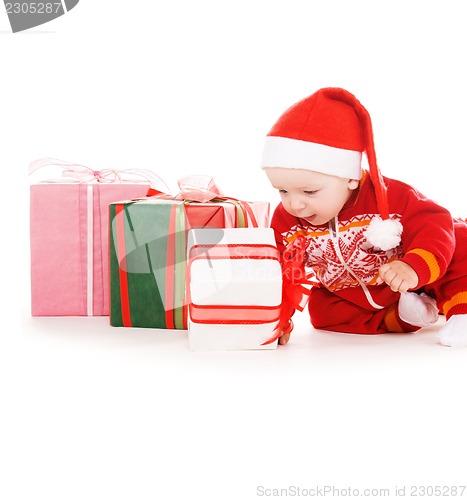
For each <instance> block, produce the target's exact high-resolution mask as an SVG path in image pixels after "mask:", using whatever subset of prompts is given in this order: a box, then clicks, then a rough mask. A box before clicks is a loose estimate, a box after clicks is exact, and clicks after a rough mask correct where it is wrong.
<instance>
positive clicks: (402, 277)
mask: <svg viewBox="0 0 467 500" xmlns="http://www.w3.org/2000/svg"><path fill="white" fill-rule="evenodd" d="M379 276H380V278H381V279H382V280H384V281H385V283H386V284H387V285H389V286H390V287H391V290H392V291H393V292H400V293H404V292H406V291H407V290H411V289H413V288H416V287H417V285H418V276H417V273H416V272H415V271H414V270H413V269H412V268H411V267H410V266H409V265H408V264H406V263H405V262H402V261H401V260H395V261H393V262H389V263H388V264H384V265H382V266H381V267H380V268H379Z"/></svg>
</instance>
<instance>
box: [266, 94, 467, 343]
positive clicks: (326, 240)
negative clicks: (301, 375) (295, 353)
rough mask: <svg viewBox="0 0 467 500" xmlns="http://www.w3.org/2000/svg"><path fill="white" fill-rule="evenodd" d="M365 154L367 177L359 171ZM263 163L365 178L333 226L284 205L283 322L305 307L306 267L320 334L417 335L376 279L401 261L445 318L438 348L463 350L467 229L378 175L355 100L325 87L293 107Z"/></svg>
mask: <svg viewBox="0 0 467 500" xmlns="http://www.w3.org/2000/svg"><path fill="white" fill-rule="evenodd" d="M363 152H365V153H366V155H367V158H368V165H369V170H368V171H367V170H363V169H362V168H361V154H362V153H363ZM262 167H263V168H270V167H271V168H287V169H300V170H311V171H315V172H320V173H324V174H329V175H333V176H337V177H342V178H349V179H358V180H360V184H359V187H358V188H357V189H356V190H355V191H353V194H352V195H351V197H350V198H349V199H348V201H347V203H346V204H345V205H344V207H343V208H342V210H341V211H340V213H339V214H338V216H337V217H336V218H335V220H334V221H329V223H328V224H325V225H321V226H314V225H313V224H311V223H309V222H307V221H306V220H304V219H301V218H299V217H295V216H294V215H291V214H290V213H288V212H287V211H286V210H285V208H284V206H283V205H282V204H280V205H279V206H278V207H277V208H276V210H275V212H274V215H273V218H272V222H271V226H272V227H273V229H274V230H275V234H276V241H277V245H278V248H279V250H280V251H281V255H282V256H283V265H284V294H285V296H284V304H285V316H289V317H290V316H291V314H293V310H294V309H301V308H302V307H303V297H304V295H305V296H306V295H307V294H306V293H304V294H303V292H304V290H305V289H304V288H303V286H302V285H303V284H304V283H305V282H306V281H307V280H305V279H304V278H305V274H304V273H305V272H306V270H307V269H308V270H311V271H312V274H313V278H314V281H315V283H314V284H313V287H312V288H311V292H309V294H310V298H309V301H308V308H309V312H310V318H311V322H312V324H313V326H314V327H315V328H320V329H325V330H332V331H338V332H348V333H362V334H377V333H384V332H413V331H416V330H418V329H419V328H420V325H419V324H417V322H416V321H413V322H410V323H408V322H406V321H404V320H403V319H402V318H401V314H400V302H401V303H402V300H400V299H401V294H400V293H399V292H393V291H392V290H391V288H390V287H389V286H388V285H387V284H386V283H384V282H383V280H382V279H381V278H380V277H379V275H378V271H379V268H380V267H381V266H382V265H383V264H386V263H388V262H391V261H393V260H396V259H398V260H401V261H403V262H405V263H406V264H408V265H409V266H411V267H412V269H413V270H414V271H415V272H416V274H417V276H418V286H417V289H416V290H415V292H416V293H417V294H418V295H419V296H420V297H431V298H432V299H434V301H436V306H437V308H438V310H439V312H440V313H441V314H444V315H445V316H446V319H447V323H446V325H445V326H443V328H442V331H441V334H443V330H444V339H443V337H441V341H442V343H443V344H445V345H456V346H463V345H467V265H466V263H467V223H466V222H465V221H462V220H460V219H454V218H453V217H452V216H451V214H450V213H449V211H448V210H446V209H445V208H443V207H441V206H439V205H438V204H436V203H435V202H434V201H432V200H430V199H428V198H426V197H425V196H423V195H422V194H421V193H420V192H418V191H417V190H416V189H414V188H412V187H410V186H408V185H407V184H404V183H402V182H399V181H396V180H392V179H389V178H386V177H383V176H382V175H381V173H380V171H379V168H378V166H377V163H376V155H375V149H374V144H373V132H372V126H371V120H370V116H369V114H368V112H367V111H366V109H365V108H364V107H363V106H362V105H361V103H360V102H359V101H358V100H357V99H356V98H355V96H353V95H352V94H350V93H349V92H347V91H345V90H343V89H339V88H325V89H321V90H319V91H318V92H316V93H314V94H312V95H311V96H309V97H307V98H305V99H303V100H302V101H300V102H298V103H297V104H295V105H294V106H292V107H291V108H289V109H288V110H287V111H286V112H285V113H284V114H283V115H282V116H281V117H280V118H279V120H278V121H277V122H276V124H275V125H274V126H273V128H272V129H271V131H270V132H269V134H268V137H267V139H266V144H265V148H264V153H263V161H262ZM300 250H301V251H300ZM297 273H298V274H297ZM298 290H299V291H300V293H298V292H297V291H298ZM411 292H413V291H411ZM402 295H406V294H402ZM407 295H409V294H407ZM411 295H415V294H413V293H411ZM407 298H409V297H407ZM300 302H302V305H300ZM402 316H403V315H402ZM403 317H404V319H406V318H405V316H403ZM414 323H415V324H414ZM450 325H451V326H450Z"/></svg>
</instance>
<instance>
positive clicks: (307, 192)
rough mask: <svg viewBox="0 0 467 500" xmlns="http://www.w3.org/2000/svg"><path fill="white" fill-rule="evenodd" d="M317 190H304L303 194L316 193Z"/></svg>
mask: <svg viewBox="0 0 467 500" xmlns="http://www.w3.org/2000/svg"><path fill="white" fill-rule="evenodd" d="M317 192H318V191H304V193H305V194H316V193H317Z"/></svg>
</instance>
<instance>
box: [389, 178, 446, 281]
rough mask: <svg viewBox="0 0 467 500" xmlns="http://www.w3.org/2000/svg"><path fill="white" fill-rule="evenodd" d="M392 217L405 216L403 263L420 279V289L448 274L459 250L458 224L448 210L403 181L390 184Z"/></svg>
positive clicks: (403, 222)
mask: <svg viewBox="0 0 467 500" xmlns="http://www.w3.org/2000/svg"><path fill="white" fill-rule="evenodd" d="M388 196H389V203H390V209H391V212H392V213H396V214H401V216H402V218H401V223H402V226H403V232H402V251H403V253H404V256H403V257H402V258H401V260H402V261H403V262H405V263H407V264H408V265H409V266H411V267H412V268H413V269H414V270H415V272H416V273H417V275H418V287H421V286H424V285H427V284H428V283H432V282H434V281H436V280H437V279H438V278H440V277H441V276H443V275H444V274H445V273H446V270H447V267H448V265H449V263H450V262H451V259H452V256H453V254H454V249H455V235H454V221H453V218H452V215H451V214H450V212H449V211H448V210H446V209H445V208H443V207H441V206H440V205H438V204H437V203H435V202H434V201H433V200H430V199H429V198H427V197H425V196H423V195H422V194H421V193H419V192H418V191H417V190H416V189H414V188H412V187H410V186H408V185H407V184H404V183H402V182H399V181H391V180H388Z"/></svg>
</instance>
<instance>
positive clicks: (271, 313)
mask: <svg viewBox="0 0 467 500" xmlns="http://www.w3.org/2000/svg"><path fill="white" fill-rule="evenodd" d="M188 272H189V277H188V289H189V296H188V302H189V343H190V348H191V349H192V350H236V349H274V348H276V347H277V336H276V332H275V329H276V326H277V324H278V320H279V317H280V310H281V303H282V270H281V264H280V260H279V252H278V250H277V248H276V245H275V240H274V233H273V230H272V229H269V228H249V229H226V230H223V231H222V232H220V231H216V230H211V229H195V230H192V231H190V234H189V240H188Z"/></svg>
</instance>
